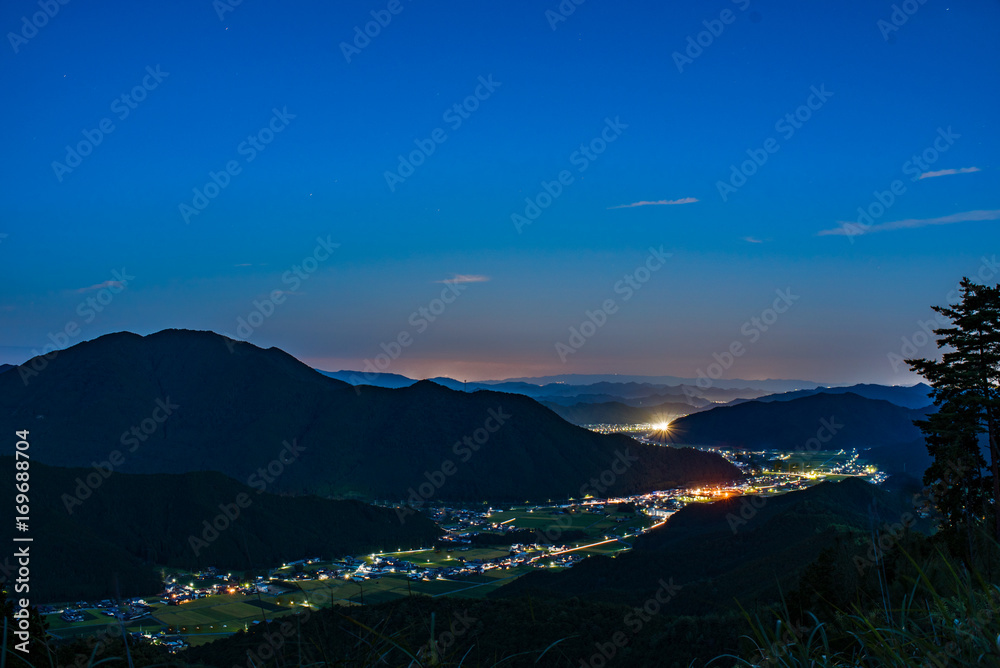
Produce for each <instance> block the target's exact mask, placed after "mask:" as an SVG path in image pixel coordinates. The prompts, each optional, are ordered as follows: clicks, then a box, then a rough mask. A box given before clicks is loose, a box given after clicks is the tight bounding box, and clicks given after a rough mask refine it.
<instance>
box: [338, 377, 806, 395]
mask: <svg viewBox="0 0 1000 668" xmlns="http://www.w3.org/2000/svg"><path fill="white" fill-rule="evenodd" d="M320 373H322V374H324V375H326V376H329V377H330V378H336V379H337V380H342V381H344V382H345V383H350V384H351V385H376V386H378V387H404V386H405V384H406V383H409V384H412V383H415V382H417V381H416V380H414V379H412V378H407V377H406V376H401V375H399V374H395V373H377V372H376V373H366V372H361V371H320ZM427 380H432V381H434V382H435V383H438V384H439V385H444V386H445V387H450V388H451V389H453V390H461V389H466V388H467V389H469V390H470V391H471V390H473V389H483V388H487V387H489V388H491V389H499V388H498V387H497V386H504V391H507V392H517V393H518V394H527V395H528V396H541V395H545V394H559V393H560V392H555V391H553V389H552V388H553V387H557V386H561V387H562V388H563V391H562V394H564V395H566V396H568V395H572V394H580V393H581V391H580V390H579V389H578V388H585V387H590V386H595V385H597V386H600V385H603V386H611V387H619V386H622V385H632V386H656V387H660V388H664V387H680V386H681V385H688V386H690V388H691V389H693V390H696V391H700V390H702V388H701V387H700V386H699V384H698V382H699V379H698V378H682V377H680V376H630V375H619V374H564V375H559V376H539V377H534V378H508V379H506V380H482V381H474V382H472V383H468V384H467V385H466V383H465V381H461V380H455V379H453V378H445V377H438V378H428V379H427ZM711 387H712V388H714V389H717V390H747V389H749V390H758V391H760V392H761V393H763V394H771V393H773V392H790V391H793V390H800V389H815V388H819V387H822V386H821V385H820V384H819V383H815V382H813V381H810V380H772V379H767V380H740V379H721V380H713V381H712V383H711ZM542 388H545V389H542ZM589 392H590V393H594V391H593V389H591V390H589ZM621 396H626V395H621Z"/></svg>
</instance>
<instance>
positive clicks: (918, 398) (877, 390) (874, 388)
mask: <svg viewBox="0 0 1000 668" xmlns="http://www.w3.org/2000/svg"><path fill="white" fill-rule="evenodd" d="M930 392H931V386H930V385H927V384H926V383H918V384H916V385H911V386H905V385H867V384H862V385H850V386H848V387H819V388H816V389H813V390H796V391H795V392H783V393H781V394H771V395H768V396H765V397H758V398H757V401H791V400H792V399H801V398H802V397H809V396H813V395H816V394H847V393H851V394H856V395H858V396H861V397H865V398H866V399H880V400H882V401H888V402H890V403H893V404H896V405H897V406H902V407H904V408H926V407H927V406H930V405H931V404H932V403H933V401H932V400H931V399H930V397H929V394H930Z"/></svg>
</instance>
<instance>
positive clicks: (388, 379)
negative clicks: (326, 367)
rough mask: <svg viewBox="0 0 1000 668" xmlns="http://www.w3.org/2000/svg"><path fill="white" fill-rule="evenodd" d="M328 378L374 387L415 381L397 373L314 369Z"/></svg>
mask: <svg viewBox="0 0 1000 668" xmlns="http://www.w3.org/2000/svg"><path fill="white" fill-rule="evenodd" d="M316 370H317V371H319V372H320V373H321V374H323V375H324V376H326V377H328V378H335V379H336V380H340V381H343V382H345V383H350V384H351V385H374V386H376V387H388V388H392V389H395V388H398V387H409V386H410V385H413V384H414V383H416V382H417V381H415V380H414V379H412V378H407V377H406V376H401V375H399V374H398V373H365V372H363V371H322V370H320V369H316Z"/></svg>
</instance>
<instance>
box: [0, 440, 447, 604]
mask: <svg viewBox="0 0 1000 668" xmlns="http://www.w3.org/2000/svg"><path fill="white" fill-rule="evenodd" d="M33 446H34V447H36V448H38V449H39V450H40V449H41V448H42V447H44V441H43V440H41V439H39V440H36V441H35V442H34V444H33ZM0 465H2V466H5V467H7V469H8V470H14V460H13V458H12V457H0ZM31 471H32V483H31V489H32V492H33V493H32V495H31V499H32V505H31V511H32V512H31V522H32V524H31V531H32V537H33V538H34V544H35V545H39V546H44V548H40V549H39V550H38V551H37V552H36V551H32V555H33V559H32V564H33V565H34V566H35V567H36V568H37V569H38V572H40V573H44V574H45V577H42V578H37V579H34V580H33V581H32V583H31V591H32V594H33V596H34V597H36V598H37V599H38V600H43V601H44V600H50V601H58V600H78V599H80V598H84V599H89V598H103V597H105V596H109V595H113V594H114V593H115V581H114V577H115V576H116V575H117V577H118V579H119V584H120V586H121V590H122V591H123V592H144V591H145V592H150V591H158V590H159V589H160V586H161V582H162V578H161V574H160V572H159V568H160V567H162V566H170V567H175V568H185V569H195V570H197V569H199V568H204V567H207V566H215V567H217V568H221V569H224V570H232V571H249V570H251V569H258V572H259V569H263V568H265V567H269V566H273V565H274V564H278V563H282V562H285V561H291V560H293V559H301V558H303V557H310V556H323V557H325V558H332V557H340V556H343V555H346V554H359V553H364V552H370V551H376V550H378V551H381V550H383V549H389V550H398V549H401V548H404V549H405V548H414V547H421V546H427V545H431V544H432V543H433V542H434V539H435V538H436V537H437V536H439V535H440V534H441V531H440V530H439V529H438V528H437V527H436V526H435V525H434V523H433V522H431V521H430V520H429V519H428V518H426V517H424V516H423V515H419V514H414V515H409V516H407V517H406V518H405V521H402V519H401V518H400V517H399V516H398V515H397V513H396V512H395V510H393V509H391V508H380V507H376V506H370V505H367V504H364V503H361V502H360V501H331V500H327V499H320V498H317V497H286V496H275V495H273V494H269V493H267V492H262V491H261V490H260V488H259V487H253V488H252V487H247V486H246V485H241V484H240V483H237V482H235V481H233V480H231V479H229V478H227V477H225V476H223V475H221V474H219V473H185V474H182V475H130V474H126V473H117V472H116V473H112V474H111V475H109V476H108V477H107V478H103V476H100V475H98V474H96V473H95V471H94V469H93V468H90V469H73V468H58V467H49V466H44V465H41V464H37V463H35V464H34V465H33V467H32V470H31ZM88 476H89V477H90V480H91V481H97V482H96V484H94V485H92V486H87V483H86V482H85V481H87V480H88ZM94 476H97V477H96V478H95V477H94ZM69 511H72V512H69ZM224 512H225V513H227V516H223V513H224ZM206 522H207V523H208V524H210V525H214V527H212V528H210V529H206V524H205V523H206ZM216 527H223V528H222V530H217V529H216ZM13 529H14V526H13V522H8V523H5V525H4V528H3V530H0V537H3V538H6V541H7V544H8V545H11V544H13V543H11V542H10V541H11V539H12V537H13V533H14V531H13ZM206 532H207V533H206ZM192 537H194V539H195V540H194V542H193V543H192ZM8 554H9V553H8ZM67 555H72V558H68V557H67ZM0 563H2V562H0Z"/></svg>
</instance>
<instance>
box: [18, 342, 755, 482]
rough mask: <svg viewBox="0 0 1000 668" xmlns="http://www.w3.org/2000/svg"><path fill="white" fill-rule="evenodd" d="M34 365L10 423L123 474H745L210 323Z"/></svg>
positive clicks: (51, 447)
mask: <svg viewBox="0 0 1000 668" xmlns="http://www.w3.org/2000/svg"><path fill="white" fill-rule="evenodd" d="M36 367H37V369H36ZM28 370H31V371H32V373H35V374H37V375H30V374H28ZM21 371H23V372H24V373H25V377H26V380H27V384H25V382H23V381H22V378H21V375H22V373H20V372H18V373H5V374H0V429H4V430H7V432H10V433H12V432H13V431H15V430H21V429H29V430H31V438H32V441H33V444H34V445H33V448H34V449H33V451H32V456H33V457H34V458H36V459H38V460H40V461H42V462H44V463H48V464H51V465H56V466H79V467H87V466H90V465H91V463H92V462H102V461H107V460H109V458H110V457H111V456H112V453H115V452H117V453H119V455H118V456H119V457H120V458H121V459H122V461H121V463H120V465H119V466H117V468H118V469H119V470H121V471H124V472H131V473H186V472H191V471H218V472H220V473H223V474H225V475H228V476H230V477H231V478H233V479H235V480H238V481H241V482H244V483H246V484H253V481H254V480H256V481H257V482H260V480H261V479H262V477H266V476H267V475H269V474H267V471H268V470H269V469H268V467H271V468H270V470H271V471H272V475H271V477H272V478H273V480H271V481H270V482H268V483H267V490H268V491H269V492H278V493H293V494H318V495H321V496H334V497H354V498H367V499H379V498H381V499H385V498H392V499H396V500H399V499H407V498H414V497H415V496H416V501H421V500H422V499H423V498H433V499H435V500H476V501H483V500H497V501H502V500H510V501H525V500H546V499H550V498H552V499H557V498H566V497H571V496H572V497H576V496H581V495H583V494H586V493H593V494H595V495H597V494H600V493H601V492H600V491H599V490H597V489H595V488H594V487H593V484H592V481H593V480H595V479H597V478H600V476H601V475H602V473H604V474H605V475H604V479H605V482H606V491H607V492H608V493H614V494H627V493H638V492H644V491H649V490H653V489H664V488H669V487H676V486H681V485H685V484H689V483H699V482H721V481H723V480H731V479H734V478H736V477H738V476H739V471H738V469H736V468H735V467H734V466H732V465H731V464H729V463H728V462H726V461H725V460H724V459H722V458H721V457H718V456H717V455H713V454H711V453H703V452H696V451H691V450H687V449H675V448H659V447H655V446H650V445H643V444H640V443H637V442H635V441H634V440H632V439H629V438H627V437H625V436H614V435H612V436H606V435H601V434H596V433H593V432H590V431H587V430H585V429H581V428H578V427H575V426H572V425H570V424H568V423H566V422H565V421H564V420H562V419H561V418H560V417H558V416H557V415H556V414H555V413H553V412H552V411H550V410H548V409H546V408H545V407H543V406H541V405H539V404H538V403H537V402H535V401H534V400H532V399H530V398H527V397H524V396H520V395H516V394H503V393H499V392H491V391H477V392H470V393H462V392H455V391H453V390H449V389H447V388H445V387H442V386H440V385H437V384H435V383H431V382H427V381H423V382H419V383H416V384H414V385H412V386H409V387H406V388H401V389H394V390H393V389H383V388H377V387H371V386H363V387H359V388H355V387H352V386H350V385H348V384H346V383H344V382H341V381H338V380H335V379H332V378H328V377H326V376H324V375H322V374H320V373H317V372H316V371H314V370H313V369H311V368H309V367H308V366H306V365H304V364H302V363H301V362H299V361H298V360H296V359H295V358H293V357H292V356H290V355H288V354H287V353H284V352H283V351H281V350H279V349H277V348H270V349H267V350H264V349H261V348H258V347H256V346H254V345H251V344H249V343H246V342H234V341H231V340H229V339H227V338H225V337H222V336H219V335H217V334H213V333H210V332H194V331H186V330H165V331H163V332H159V333H157V334H152V335H149V336H145V337H143V336H138V335H136V334H131V333H120V334H111V335H107V336H103V337H100V338H98V339H95V340H93V341H88V342H85V343H81V344H78V345H76V346H73V347H71V348H69V349H67V350H64V351H61V352H60V353H59V355H58V356H56V357H54V358H53V359H51V360H49V361H47V362H45V361H43V360H42V359H40V358H39V359H37V360H35V361H34V362H29V363H26V364H25V365H22V369H21ZM291 446H294V448H295V449H296V454H295V456H294V458H293V460H292V461H291V462H290V463H286V464H281V463H280V462H281V459H282V458H285V459H287V458H288V454H287V452H288V450H289V447H291ZM262 471H263V473H261V472H262ZM274 471H280V474H274V473H273V472H274ZM612 471H613V473H611V472H612ZM602 489H605V487H604V486H602ZM424 492H426V494H425V493H424Z"/></svg>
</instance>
